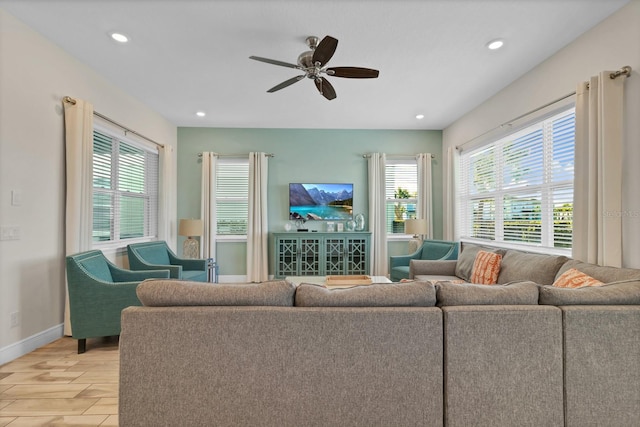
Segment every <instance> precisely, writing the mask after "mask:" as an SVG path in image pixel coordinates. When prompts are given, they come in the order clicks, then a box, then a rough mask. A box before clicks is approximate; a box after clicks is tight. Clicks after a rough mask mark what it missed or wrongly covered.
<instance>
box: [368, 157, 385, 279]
mask: <svg viewBox="0 0 640 427" xmlns="http://www.w3.org/2000/svg"><path fill="white" fill-rule="evenodd" d="M385 164H386V155H385V154H384V153H372V154H371V155H370V156H369V160H368V172H369V231H371V272H372V274H373V275H374V276H386V275H387V273H388V265H389V260H388V256H387V216H386V196H385V184H386V182H385Z"/></svg>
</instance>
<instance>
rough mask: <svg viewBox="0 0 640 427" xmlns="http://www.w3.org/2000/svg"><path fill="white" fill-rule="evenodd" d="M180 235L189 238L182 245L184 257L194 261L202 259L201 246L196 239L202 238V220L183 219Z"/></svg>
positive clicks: (179, 228)
mask: <svg viewBox="0 0 640 427" xmlns="http://www.w3.org/2000/svg"><path fill="white" fill-rule="evenodd" d="M178 235H180V236H186V237H187V239H186V240H185V241H184V243H183V245H182V256H184V257H185V258H193V259H195V258H200V244H199V243H198V240H197V239H194V237H195V236H202V220H200V219H181V220H180V226H179V227H178Z"/></svg>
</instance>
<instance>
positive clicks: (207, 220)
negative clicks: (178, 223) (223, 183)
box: [200, 151, 218, 259]
mask: <svg viewBox="0 0 640 427" xmlns="http://www.w3.org/2000/svg"><path fill="white" fill-rule="evenodd" d="M217 168H218V155H217V154H216V153H211V152H207V151H205V152H204V153H202V185H201V186H200V188H201V191H202V193H201V194H200V218H201V219H202V225H203V228H202V241H201V242H200V255H201V257H202V258H213V259H215V258H216V231H217V223H218V218H217V217H216V171H217Z"/></svg>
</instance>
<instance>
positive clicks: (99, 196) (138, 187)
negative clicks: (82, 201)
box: [93, 130, 159, 242]
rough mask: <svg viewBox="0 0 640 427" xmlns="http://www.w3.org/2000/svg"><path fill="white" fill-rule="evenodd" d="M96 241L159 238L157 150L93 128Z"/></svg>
mask: <svg viewBox="0 0 640 427" xmlns="http://www.w3.org/2000/svg"><path fill="white" fill-rule="evenodd" d="M93 144H94V155H93V241H94V242H108V241H120V240H127V239H136V238H146V237H156V236H157V233H158V174H159V169H158V168H159V161H158V151H157V149H156V147H155V146H153V147H151V146H149V147H147V146H144V145H142V144H137V143H135V142H132V141H124V140H123V139H121V138H118V137H115V136H113V135H109V134H108V133H107V132H103V131H100V130H95V131H94V138H93Z"/></svg>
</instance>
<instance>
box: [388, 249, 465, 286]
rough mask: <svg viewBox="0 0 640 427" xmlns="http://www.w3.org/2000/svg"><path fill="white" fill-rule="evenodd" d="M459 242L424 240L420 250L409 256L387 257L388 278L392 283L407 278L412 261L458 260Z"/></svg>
mask: <svg viewBox="0 0 640 427" xmlns="http://www.w3.org/2000/svg"><path fill="white" fill-rule="evenodd" d="M459 250H460V243H459V242H448V241H445V240H425V241H424V242H423V243H422V246H421V247H420V249H418V250H417V251H416V252H414V253H412V254H409V255H400V256H392V257H389V276H390V278H391V281H392V282H399V281H400V280H402V279H408V278H409V262H410V261H411V260H412V259H430V260H451V259H454V260H455V259H458V252H459Z"/></svg>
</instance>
